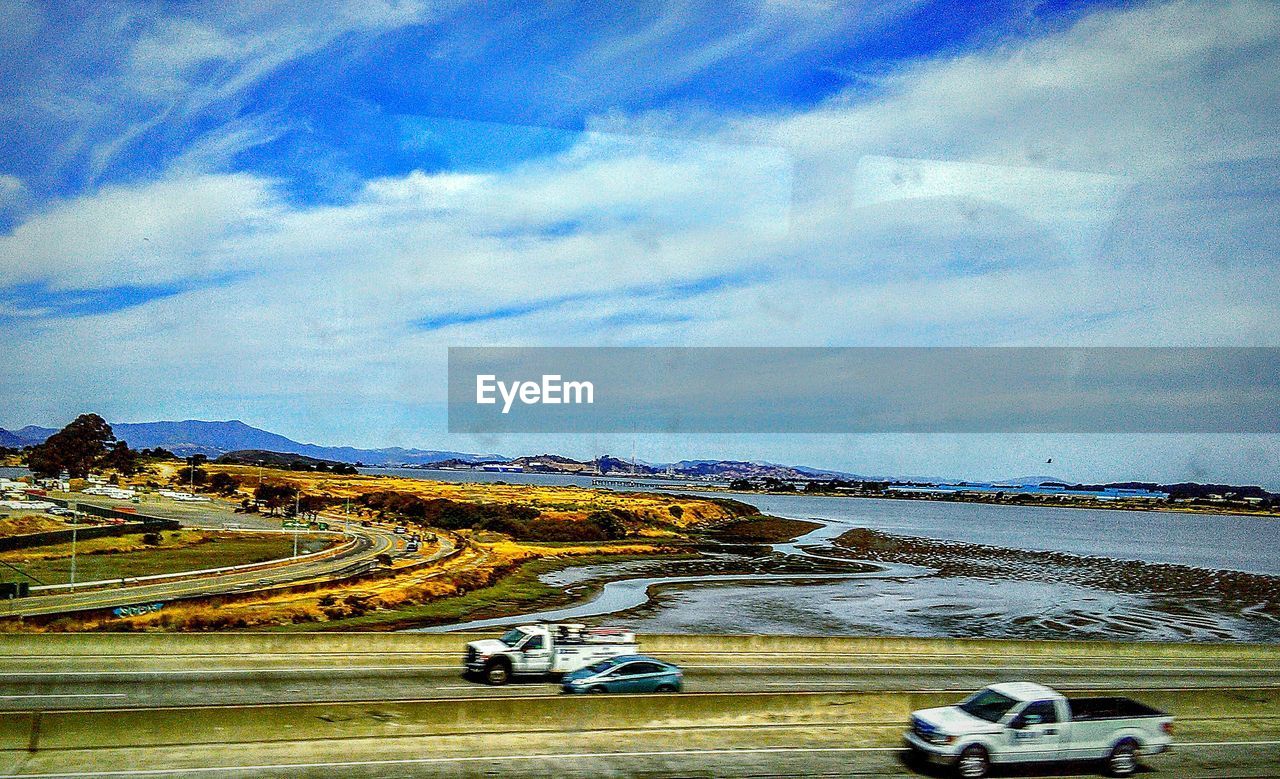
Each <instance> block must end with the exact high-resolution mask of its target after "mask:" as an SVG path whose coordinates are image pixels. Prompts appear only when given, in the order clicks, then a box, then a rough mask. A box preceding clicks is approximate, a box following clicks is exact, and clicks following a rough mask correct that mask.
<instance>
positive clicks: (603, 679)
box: [560, 655, 684, 693]
mask: <svg viewBox="0 0 1280 779" xmlns="http://www.w3.org/2000/svg"><path fill="white" fill-rule="evenodd" d="M683 688H684V673H683V672H681V670H680V669H679V668H677V667H676V666H674V665H672V664H670V663H664V662H662V661H661V660H657V659H655V658H652V657H648V656H646V655H623V656H621V657H612V658H609V659H608V660H601V661H600V662H598V663H592V664H591V665H589V666H587V667H586V668H582V669H579V670H577V671H573V672H572V673H569V674H566V675H565V677H564V680H563V682H562V683H561V686H560V689H561V690H563V691H564V692H567V693H603V692H680V690H681V689H683Z"/></svg>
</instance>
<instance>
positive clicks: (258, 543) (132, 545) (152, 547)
mask: <svg viewBox="0 0 1280 779" xmlns="http://www.w3.org/2000/svg"><path fill="white" fill-rule="evenodd" d="M298 540H299V548H298V551H299V553H300V554H301V553H305V552H312V551H319V550H320V549H323V548H325V547H326V546H328V545H330V544H332V543H334V539H333V538H332V537H324V536H315V535H303V536H301V537H300V538H299V539H298ZM291 554H293V538H292V537H291V536H287V535H283V534H280V533H229V532H212V531H203V530H180V531H165V532H163V533H132V534H129V535H124V536H115V537H110V538H93V539H87V540H84V541H80V542H78V543H77V544H76V580H77V581H81V582H87V581H99V580H107V579H119V578H126V577H127V578H133V577H137V576H151V575H154V574H165V573H179V572H182V571H198V570H204V569H206V568H221V567H225V566H231V565H249V564H252V563H260V562H266V561H268V560H277V559H280V558H283V557H289V556H290V555H291ZM0 562H2V563H4V564H5V565H6V568H7V570H9V571H13V570H14V569H17V570H19V571H22V572H23V573H25V574H27V575H28V576H30V577H32V578H33V579H35V580H37V581H40V582H43V583H45V584H63V583H65V582H67V581H69V580H70V573H71V545H70V544H55V545H52V546H41V547H33V548H30V549H20V550H15V551H12V552H3V553H0ZM8 566H12V568H8Z"/></svg>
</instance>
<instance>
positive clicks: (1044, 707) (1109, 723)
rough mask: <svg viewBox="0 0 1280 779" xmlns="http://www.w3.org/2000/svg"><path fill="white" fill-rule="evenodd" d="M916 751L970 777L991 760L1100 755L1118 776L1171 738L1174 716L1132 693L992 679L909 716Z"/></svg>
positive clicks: (1134, 768) (985, 768) (908, 739)
mask: <svg viewBox="0 0 1280 779" xmlns="http://www.w3.org/2000/svg"><path fill="white" fill-rule="evenodd" d="M905 739H906V742H907V746H908V747H909V748H910V749H911V751H912V752H913V753H915V754H916V755H919V756H921V757H923V758H924V759H926V760H928V761H929V762H931V763H935V764H939V765H950V766H954V767H955V768H956V771H957V773H959V774H960V776H962V777H966V779H977V777H983V776H986V775H987V771H988V770H990V768H991V765H992V764H996V763H999V764H1009V763H1030V762H1035V761H1048V760H1053V761H1059V760H1061V761H1067V760H1101V761H1104V765H1105V767H1106V769H1107V771H1108V772H1109V773H1110V774H1111V775H1112V776H1131V775H1133V773H1134V772H1135V771H1137V769H1138V756H1139V755H1153V754H1157V753H1160V752H1164V751H1166V750H1168V749H1169V746H1170V745H1171V744H1172V743H1173V717H1170V716H1169V715H1168V714H1165V713H1164V712H1162V711H1157V710H1156V709H1153V708H1151V707H1149V706H1144V705H1143V704H1141V703H1138V702H1137V701H1134V700H1130V699H1129V698H1068V697H1066V696H1064V695H1063V694H1061V693H1059V692H1057V691H1055V690H1052V689H1050V688H1048V687H1045V686H1044V685H1040V684H1033V683H1031V682H1010V683H1007V684H993V685H990V686H989V687H984V688H983V689H981V690H978V691H977V692H975V693H974V694H973V695H970V696H969V697H968V698H966V699H965V700H964V701H962V702H960V703H958V704H956V705H955V706H941V707H939V708H936V709H922V710H920V711H916V712H913V713H912V715H911V729H910V730H908V731H907V733H906V735H905Z"/></svg>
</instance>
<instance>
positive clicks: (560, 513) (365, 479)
mask: <svg viewBox="0 0 1280 779" xmlns="http://www.w3.org/2000/svg"><path fill="white" fill-rule="evenodd" d="M156 467H157V468H158V469H159V474H158V475H159V476H160V477H161V478H162V479H168V478H172V477H173V476H174V475H175V474H177V473H178V471H179V470H180V469H181V468H182V466H181V464H179V463H160V464H158V465H157V466H156ZM201 467H202V468H204V469H205V470H206V471H207V472H208V473H209V474H211V475H212V474H213V473H218V472H222V473H227V474H230V475H231V476H233V477H235V478H236V479H237V480H238V481H239V482H240V485H241V488H240V497H244V496H248V495H250V494H252V492H253V489H254V488H255V487H256V486H257V485H258V484H259V482H260V481H261V482H266V483H271V484H289V485H292V486H294V487H298V488H300V489H301V490H302V491H303V492H304V493H306V494H314V495H328V496H330V497H333V498H338V499H345V498H351V499H352V500H353V502H354V501H355V500H356V499H357V498H359V497H360V496H361V495H364V494H368V493H371V492H380V491H384V490H385V491H393V492H402V493H407V494H411V495H415V496H417V497H420V498H425V499H430V498H445V499H448V500H454V501H460V502H467V503H509V504H516V505H522V506H532V507H534V508H536V509H538V511H539V512H540V514H541V516H543V517H546V518H548V519H565V520H582V519H585V518H586V517H587V515H589V514H590V513H591V512H593V511H608V510H609V509H614V508H618V509H624V510H627V511H630V512H632V513H634V514H635V515H636V516H637V517H639V518H641V519H643V520H645V521H648V522H653V523H657V524H661V525H668V526H672V527H679V528H683V527H689V526H692V525H698V524H702V523H705V522H719V521H723V520H726V519H730V518H732V512H730V511H729V510H728V509H726V508H725V507H723V506H721V505H719V504H717V503H715V502H714V501H710V500H707V499H705V498H700V497H695V496H687V497H686V496H675V495H661V494H656V493H637V492H614V491H612V490H601V489H589V488H585V487H577V486H562V487H561V486H541V485H530V484H494V483H455V482H440V481H427V480H424V479H410V478H402V477H395V476H365V475H353V476H346V475H335V474H331V473H311V472H307V471H285V470H278V469H272V468H265V469H259V468H258V467H256V466H249V465H220V464H206V465H203V466H201ZM148 478H150V479H152V480H155V478H156V476H154V475H153V476H150V477H147V476H139V477H136V478H133V479H130V480H128V481H129V482H131V483H134V484H145V483H146V481H147V480H148ZM673 507H675V508H674V509H673Z"/></svg>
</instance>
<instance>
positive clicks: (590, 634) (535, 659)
mask: <svg viewBox="0 0 1280 779" xmlns="http://www.w3.org/2000/svg"><path fill="white" fill-rule="evenodd" d="M637 651H638V650H637V647H636V634H635V633H633V632H632V631H630V630H623V629H621V628H588V627H587V626H586V625H578V624H572V623H560V624H543V625H521V626H520V627H516V628H512V629H511V630H508V631H507V632H506V633H504V634H503V635H502V637H501V638H487V639H483V640H480V641H472V642H471V643H469V644H467V655H466V658H465V659H464V660H463V665H464V666H465V667H466V669H467V673H469V674H479V675H480V676H481V678H483V679H484V680H485V681H486V682H488V683H489V684H506V683H507V682H509V681H510V680H511V677H513V676H549V675H552V674H566V673H569V672H571V671H576V670H578V669H579V668H585V667H587V666H589V665H591V664H592V663H595V662H598V661H600V660H604V659H606V658H610V657H618V656H619V655H634V654H636V653H637Z"/></svg>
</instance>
